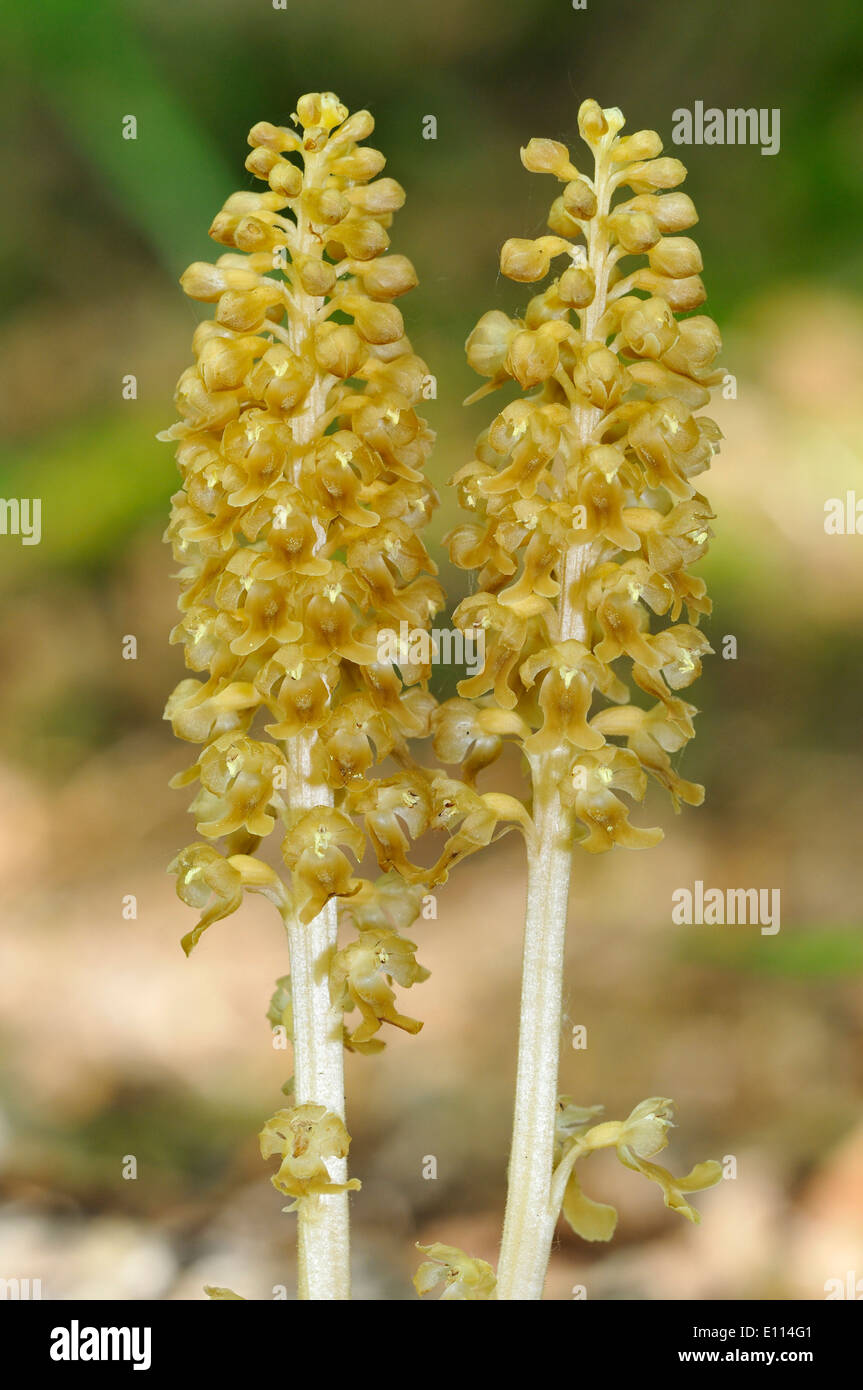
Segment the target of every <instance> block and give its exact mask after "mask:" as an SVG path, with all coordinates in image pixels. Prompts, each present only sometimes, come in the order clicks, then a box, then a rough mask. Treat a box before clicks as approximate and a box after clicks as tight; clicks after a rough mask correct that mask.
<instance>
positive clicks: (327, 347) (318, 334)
mask: <svg viewBox="0 0 863 1390" xmlns="http://www.w3.org/2000/svg"><path fill="white" fill-rule="evenodd" d="M366 352H367V349H366V347H365V344H364V343H363V341H362V339H361V338H360V335H359V333H358V332H357V330H356V329H355V328H354V327H352V326H351V325H350V324H347V323H320V324H318V326H317V328H316V329H315V361H316V362H317V364H318V366H319V367H320V369H321V371H323V372H332V374H333V376H338V377H342V378H344V377H349V376H354V375H355V374H356V372H357V371H358V369H359V368H360V367H361V366H362V363H363V360H364V358H365V356H366Z"/></svg>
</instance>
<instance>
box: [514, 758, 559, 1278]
mask: <svg viewBox="0 0 863 1390" xmlns="http://www.w3.org/2000/svg"><path fill="white" fill-rule="evenodd" d="M549 771H551V769H549ZM551 780H552V779H549V781H551ZM537 781H538V783H539V785H540V788H541V789H542V790H543V791H545V792H546V795H545V796H542V797H541V798H540V799H539V802H538V804H536V805H535V806H534V824H535V826H536V839H535V841H534V842H533V843H531V844H530V845H529V847H528V877H527V912H526V917H525V926H524V955H523V963H522V990H521V1017H520V1023H519V1044H518V1076H517V1079H516V1088H515V1117H514V1121H513V1135H512V1148H511V1151H510V1159H509V1186H508V1198H507V1205H506V1217H505V1220H504V1228H503V1242H502V1245H501V1253H500V1262H499V1265H498V1282H497V1296H498V1298H499V1299H539V1298H541V1297H542V1289H543V1284H544V1283H545V1272H546V1268H547V1266H548V1257H549V1252H550V1250H551V1241H552V1236H553V1234H554V1227H555V1222H556V1219H557V1213H556V1212H555V1211H554V1210H553V1208H552V1205H551V1178H552V1160H553V1152H554V1123H555V1115H556V1111H557V1073H558V1064H559V1057H560V1029H561V1009H562V994H563V959H564V947H565V942H566V915H567V899H568V896H569V875H570V866H571V862H572V851H571V844H570V833H569V823H568V819H567V818H566V817H565V816H564V814H563V810H562V807H561V805H560V800H559V796H558V794H557V792H556V790H555V788H554V785H553V781H552V784H551V785H550V786H549V785H548V782H547V781H546V779H545V778H544V777H542V774H541V773H540V774H539V775H538V777H537Z"/></svg>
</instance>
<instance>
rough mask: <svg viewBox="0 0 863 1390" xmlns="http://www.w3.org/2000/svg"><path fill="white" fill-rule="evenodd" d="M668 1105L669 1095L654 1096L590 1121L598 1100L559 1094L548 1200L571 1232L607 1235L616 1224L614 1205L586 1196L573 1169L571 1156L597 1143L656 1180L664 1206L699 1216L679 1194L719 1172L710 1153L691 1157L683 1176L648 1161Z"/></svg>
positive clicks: (666, 1123) (660, 1141)
mask: <svg viewBox="0 0 863 1390" xmlns="http://www.w3.org/2000/svg"><path fill="white" fill-rule="evenodd" d="M672 1110H673V1107H672V1102H671V1101H670V1100H665V1099H663V1098H662V1097H659V1096H654V1097H653V1098H652V1099H650V1100H643V1101H642V1102H641V1104H640V1105H636V1107H635V1109H634V1110H633V1111H632V1113H631V1114H630V1115H629V1116H628V1117H627V1119H625V1120H606V1121H605V1122H603V1123H601V1124H596V1125H591V1121H592V1120H593V1119H594V1118H595V1117H596V1116H597V1115H599V1114H601V1113H602V1106H601V1105H593V1106H579V1105H575V1104H573V1102H572V1100H571V1099H570V1097H569V1096H562V1097H561V1099H560V1101H559V1104H558V1114H557V1129H556V1134H557V1143H556V1153H555V1171H554V1178H553V1180H552V1202H553V1206H554V1209H555V1210H558V1209H562V1211H563V1215H564V1216H565V1217H566V1219H567V1221H568V1222H569V1224H570V1226H571V1227H572V1229H573V1230H574V1231H575V1234H576V1235H578V1236H581V1237H582V1239H583V1240H611V1237H612V1236H613V1235H614V1230H615V1227H616V1225H617V1212H616V1210H615V1208H614V1207H612V1206H608V1205H607V1204H606V1203H604V1202H595V1201H593V1199H592V1198H591V1197H588V1196H586V1194H585V1193H584V1192H583V1191H582V1190H581V1185H580V1183H579V1181H578V1177H577V1175H576V1163H577V1161H578V1160H579V1159H580V1158H585V1157H586V1156H587V1155H588V1154H591V1153H595V1152H596V1150H597V1149H610V1148H613V1149H615V1150H616V1152H617V1157H618V1158H619V1159H620V1162H621V1163H622V1164H623V1165H624V1166H625V1167H626V1168H631V1169H633V1171H634V1172H637V1173H642V1174H643V1175H644V1177H646V1178H649V1179H650V1181H651V1182H655V1183H658V1184H659V1186H660V1188H661V1189H662V1194H663V1197H664V1199H665V1205H666V1206H667V1207H670V1208H671V1210H672V1211H677V1212H679V1213H680V1214H681V1216H685V1217H686V1219H687V1220H688V1221H694V1222H697V1221H700V1220H701V1217H700V1216H699V1214H698V1212H697V1211H696V1210H695V1208H694V1207H692V1206H690V1204H689V1202H688V1201H687V1200H686V1195H685V1194H686V1193H689V1192H700V1191H702V1190H703V1189H704V1188H706V1187H713V1185H714V1184H715V1183H717V1182H719V1179H720V1178H721V1177H722V1167H721V1165H720V1164H719V1163H717V1162H716V1161H715V1159H708V1161H707V1162H706V1163H697V1164H696V1165H695V1167H694V1168H693V1169H692V1171H691V1172H690V1173H687V1174H686V1175H685V1176H684V1177H682V1178H675V1177H673V1176H672V1174H671V1173H669V1171H668V1169H667V1168H662V1167H661V1166H660V1165H659V1164H658V1163H651V1162H650V1161H649V1160H650V1159H651V1158H653V1157H654V1155H656V1154H658V1153H660V1152H661V1151H662V1149H664V1148H665V1147H666V1145H667V1143H668V1137H667V1135H668V1130H669V1128H670V1127H671V1124H672V1120H671V1116H672Z"/></svg>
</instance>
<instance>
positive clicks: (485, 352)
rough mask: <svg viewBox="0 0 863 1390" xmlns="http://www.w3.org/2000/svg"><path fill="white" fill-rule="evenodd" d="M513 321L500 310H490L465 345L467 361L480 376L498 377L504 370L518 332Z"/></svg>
mask: <svg viewBox="0 0 863 1390" xmlns="http://www.w3.org/2000/svg"><path fill="white" fill-rule="evenodd" d="M517 331H518V330H517V327H516V325H515V324H514V323H513V321H512V319H511V318H509V317H508V316H507V315H506V314H504V313H503V312H502V311H501V310H500V309H490V310H489V312H488V313H486V314H483V316H482V318H481V319H480V321H479V323H478V324H477V325H476V327H475V328H474V330H473V332H472V333H471V334H470V336H469V338H468V340H467V342H466V343H465V351H466V353H467V360H468V362H469V363H470V365H471V367H473V370H474V371H475V372H477V373H478V374H479V375H480V376H486V377H493V376H497V375H498V373H499V372H501V371H502V370H503V367H504V363H505V362H506V357H507V353H508V352H509V345H510V343H511V341H512V339H513V336H514V335H515V333H516V332H517Z"/></svg>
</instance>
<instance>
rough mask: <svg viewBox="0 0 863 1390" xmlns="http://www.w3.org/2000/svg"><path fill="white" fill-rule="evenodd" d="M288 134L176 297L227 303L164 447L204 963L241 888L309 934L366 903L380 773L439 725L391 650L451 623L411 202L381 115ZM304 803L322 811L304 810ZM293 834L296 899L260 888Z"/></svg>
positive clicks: (199, 354)
mask: <svg viewBox="0 0 863 1390" xmlns="http://www.w3.org/2000/svg"><path fill="white" fill-rule="evenodd" d="M293 121H294V125H295V127H296V129H290V128H284V127H278V126H274V125H270V124H268V123H267V122H261V123H259V124H258V125H256V126H255V127H254V128H253V130H252V131H251V133H250V136H249V143H250V144H251V146H252V152H251V154H250V155H249V157H248V159H247V161H246V167H247V169H248V170H249V171H250V172H251V173H252V174H254V175H255V176H256V178H257V179H259V180H260V181H261V182H262V183H263V185H264V187H263V189H262V190H261V191H256V192H252V191H244V192H239V193H234V194H233V195H232V196H231V197H229V198H228V200H227V202H226V203H225V206H224V208H223V209H222V211H221V212H220V213H219V214H218V216H217V217H216V218H215V221H214V222H213V225H212V227H211V229H210V234H211V236H212V237H213V238H214V240H216V241H217V242H219V243H221V245H222V246H224V247H226V248H228V249H227V250H226V252H225V254H223V255H220V256H219V257H218V259H217V260H216V261H215V263H214V264H209V263H204V262H198V263H196V264H194V265H192V266H190V267H189V269H188V270H187V271H186V273H185V274H184V275H183V277H182V280H181V284H182V286H183V289H184V290H185V292H186V294H188V295H190V296H191V297H192V298H193V299H196V300H199V301H202V302H203V303H205V304H212V305H214V317H213V318H212V319H208V320H206V321H204V322H202V323H201V324H200V325H199V326H198V328H197V330H196V332H195V335H194V340H193V346H194V353H195V363H194V365H193V366H191V367H189V368H188V369H187V370H186V371H185V372H184V373H183V375H182V377H181V379H180V382H179V385H178V388H177V395H176V404H177V408H178V411H179V415H180V419H179V422H178V423H177V424H175V425H174V426H173V427H172V428H171V429H169V430H168V431H166V432H165V434H164V435H163V436H161V437H162V438H166V439H169V440H171V441H173V442H174V443H175V444H176V446H177V459H178V463H179V467H180V471H181V473H182V480H183V481H182V488H181V490H180V491H179V492H178V493H177V495H176V497H175V498H174V500H173V511H172V517H171V523H170V526H169V528H168V532H167V538H168V539H169V540H170V542H171V544H172V546H173V550H174V555H175V557H176V559H177V561H178V563H179V566H180V576H179V577H180V582H181V585H182V597H181V600H180V612H181V617H180V622H179V623H178V625H177V627H176V629H175V631H174V633H173V635H172V636H173V640H174V641H175V642H181V643H182V644H183V646H184V648H185V657H186V664H187V666H188V667H189V668H190V669H191V670H192V671H193V672H195V673H198V674H197V675H196V676H194V677H189V678H187V679H185V680H183V681H181V682H180V684H179V685H178V687H177V689H176V690H175V691H174V693H173V695H172V696H171V698H170V700H169V702H168V707H167V710H166V718H168V719H170V721H171V723H172V725H173V728H174V730H175V732H176V734H177V735H178V737H180V738H182V739H185V740H188V741H190V742H192V743H196V744H199V745H201V746H202V747H201V753H200V756H199V757H198V758H197V760H196V762H195V764H194V766H193V767H192V768H191V769H190V771H189V772H188V773H184V774H182V775H181V776H180V777H178V778H176V779H175V782H176V784H178V785H186V784H187V783H192V782H194V783H196V784H197V787H198V790H197V794H196V795H195V797H194V800H193V801H192V805H191V811H192V814H193V815H194V817H195V820H196V824H197V829H198V834H199V835H200V836H201V837H202V839H201V841H199V842H197V843H195V844H193V845H192V846H190V847H189V848H188V849H186V850H184V851H183V852H182V854H181V855H179V856H178V858H177V859H176V860H175V862H174V865H173V866H172V867H173V868H174V870H175V872H176V873H177V874H178V889H179V893H180V896H181V897H182V898H183V899H184V901H186V902H188V903H190V904H191V905H193V906H196V907H198V908H199V909H201V910H202V916H201V920H200V922H199V924H198V927H197V928H196V929H195V931H194V932H192V933H190V934H189V936H188V937H187V938H186V940H185V943H184V944H185V946H186V949H190V948H191V946H193V945H194V944H195V942H196V941H197V939H198V937H199V936H200V933H201V932H202V931H203V930H205V929H206V927H208V926H209V925H210V923H211V922H213V921H215V920H216V919H217V918H220V917H224V916H226V915H228V914H229V913H231V912H233V911H234V910H235V909H236V907H237V906H238V905H239V903H240V901H241V900H242V896H243V892H244V890H245V889H253V890H258V891H262V892H267V893H269V894H270V896H271V897H272V898H273V900H274V901H276V902H277V905H278V906H279V908H280V910H281V911H282V912H283V913H287V912H291V913H293V914H295V915H296V916H297V917H298V918H299V920H300V921H301V922H303V923H308V922H310V921H312V920H313V919H314V918H315V917H316V916H317V914H318V913H319V912H320V911H321V909H322V908H323V906H324V905H325V904H326V903H327V902H328V901H330V899H332V898H348V897H350V896H351V895H352V894H355V893H358V892H360V890H361V888H362V884H363V881H362V880H361V879H360V878H358V877H356V876H355V873H354V869H355V867H356V864H357V862H358V861H359V860H360V859H361V858H362V854H363V851H364V845H365V841H364V836H363V834H362V831H361V829H360V828H359V826H358V825H357V823H356V822H355V821H354V820H353V819H352V813H353V809H354V805H355V803H356V799H357V797H358V794H359V793H358V789H362V790H363V793H364V795H365V797H366V801H367V802H368V804H369V807H371V806H373V804H374V802H375V799H376V789H375V786H374V784H373V783H369V782H368V781H367V778H366V774H367V773H368V772H369V769H370V768H372V766H373V765H374V764H375V763H377V762H379V761H381V760H382V759H384V758H386V757H388V756H392V757H394V758H395V759H396V761H397V762H399V761H400V762H405V761H407V759H408V753H407V743H406V740H407V738H408V737H409V736H411V737H416V736H424V735H426V734H428V733H429V732H430V727H431V726H430V720H431V715H432V711H433V708H434V701H433V699H432V697H431V695H430V694H429V693H428V691H427V689H426V680H427V678H428V675H429V671H428V669H427V668H423V667H417V666H411V665H407V664H406V665H402V666H401V667H398V668H397V667H395V666H394V665H392V664H387V663H381V662H380V661H379V660H378V635H379V633H380V632H382V631H388V630H390V629H391V628H392V627H393V626H394V625H395V626H397V625H398V624H399V623H400V622H401V621H407V622H408V623H409V624H410V625H411V627H412V628H416V629H421V630H423V629H425V628H426V627H427V626H428V624H429V623H430V621H431V618H432V616H433V615H434V613H435V612H436V611H437V610H438V609H439V608H440V607H441V605H442V602H443V599H442V594H441V590H440V588H439V585H438V583H437V581H436V579H435V577H434V575H435V566H434V564H433V563H432V561H431V560H430V558H429V556H428V554H427V551H426V548H425V546H424V544H423V541H422V538H421V533H422V530H423V527H424V525H425V523H426V522H427V520H428V518H429V515H430V513H431V510H432V508H433V506H434V505H435V502H436V499H435V495H434V492H433V490H432V489H431V487H430V486H429V484H428V482H427V481H426V479H425V477H424V474H423V465H424V463H425V461H426V458H427V456H428V453H429V451H430V448H431V443H432V434H431V431H430V430H429V429H428V426H427V425H426V423H425V421H424V420H423V419H422V417H421V416H420V415H419V414H418V413H417V406H418V404H419V402H420V401H421V399H422V398H423V395H424V394H427V385H426V384H427V382H428V380H429V378H428V371H427V368H426V366H425V363H424V362H422V361H421V360H420V358H419V357H417V356H416V354H415V353H414V352H413V350H412V348H411V344H410V342H409V340H408V338H407V337H406V335H405V329H404V323H403V321H402V316H401V313H400V312H399V309H398V308H397V307H396V304H395V302H394V301H395V300H396V299H397V298H398V297H399V296H400V295H402V294H404V293H405V292H406V291H408V290H410V289H411V288H412V286H414V285H415V284H416V276H415V274H414V270H413V267H412V266H411V264H410V262H409V261H408V260H407V259H406V258H405V257H404V256H401V255H394V254H388V247H389V235H388V228H389V226H390V224H391V221H392V214H393V213H394V211H395V210H396V209H398V208H399V207H400V206H401V204H402V202H403V201H404V194H403V191H402V189H401V188H400V186H399V185H398V184H397V183H396V182H395V181H394V180H393V179H391V178H383V177H378V176H379V175H380V173H381V170H382V168H383V166H384V162H385V161H384V157H383V155H382V154H380V153H379V152H378V151H377V150H375V149H372V148H370V147H368V146H366V145H364V144H362V141H363V140H365V138H366V137H367V136H368V135H370V134H371V132H372V130H373V127H374V122H373V120H372V117H371V115H370V114H369V113H368V112H367V111H358V112H355V113H354V114H353V115H349V114H348V111H347V109H346V108H345V107H344V106H343V105H342V104H341V103H340V102H339V101H338V99H337V98H336V97H335V96H334V95H333V94H332V93H317V94H310V95H307V96H304V97H303V98H302V99H301V100H300V101H299V102H298V104H297V110H296V113H295V115H294V117H293ZM300 744H302V745H303V749H304V760H303V758H299V757H298V756H297V754H296V750H297V748H298V747H299V745H300ZM292 749H293V750H294V751H293V752H292V751H291V750H292ZM310 782H314V783H316V784H319V785H320V786H321V787H322V788H323V789H324V794H323V795H322V796H320V797H318V798H317V799H318V800H320V801H321V802H322V803H324V802H325V803H326V804H321V805H320V806H318V805H314V806H313V807H311V808H309V807H308V806H307V805H305V804H303V799H302V797H301V796H298V795H297V794H296V793H297V788H298V786H300V785H301V784H305V785H308V784H309V783H310ZM351 798H353V800H351ZM384 798H385V794H384ZM298 803H299V804H298ZM278 823H281V827H282V830H281V834H282V856H283V859H284V862H285V866H286V869H287V871H288V880H289V881H288V882H285V883H283V882H282V880H281V878H280V877H279V875H277V874H275V873H274V872H273V871H272V870H267V871H266V872H264V870H263V869H261V870H260V871H259V872H260V877H256V871H254V870H253V869H251V868H250V867H249V865H250V863H253V862H256V861H255V860H254V855H255V851H256V849H257V846H258V844H259V842H260V840H261V839H262V838H263V837H265V836H267V835H268V834H269V833H270V832H271V831H273V829H274V828H275V827H276V825H277V824H278ZM214 842H221V844H220V845H219V847H217V845H216V844H215V843H214Z"/></svg>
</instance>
